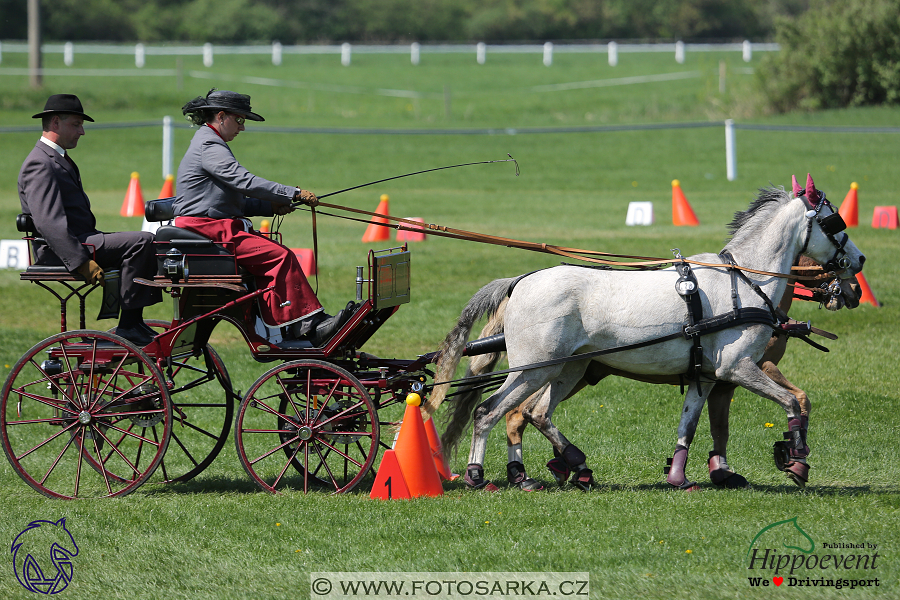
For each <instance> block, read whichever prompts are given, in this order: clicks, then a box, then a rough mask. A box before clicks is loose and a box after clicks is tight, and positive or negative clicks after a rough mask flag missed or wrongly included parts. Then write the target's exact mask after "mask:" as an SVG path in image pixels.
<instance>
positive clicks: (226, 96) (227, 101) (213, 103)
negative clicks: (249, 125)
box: [181, 89, 265, 121]
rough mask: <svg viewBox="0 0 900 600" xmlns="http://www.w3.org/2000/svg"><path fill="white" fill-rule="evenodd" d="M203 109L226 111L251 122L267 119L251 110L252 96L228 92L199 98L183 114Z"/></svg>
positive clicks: (186, 106) (183, 110)
mask: <svg viewBox="0 0 900 600" xmlns="http://www.w3.org/2000/svg"><path fill="white" fill-rule="evenodd" d="M201 109H202V110H224V111H225V112H230V113H234V114H236V115H241V116H242V117H246V118H248V119H250V120H251V121H265V119H263V118H262V117H261V116H260V115H258V114H256V113H255V112H253V111H252V110H251V109H250V96H247V95H246V94H238V93H237V92H231V91H228V90H216V89H213V90H210V92H209V93H208V94H207V95H206V98H203V96H199V97H197V98H195V99H194V100H191V101H190V102H188V103H187V104H185V105H184V106H182V107H181V112H182V113H183V114H187V113H189V112H194V111H196V110H201Z"/></svg>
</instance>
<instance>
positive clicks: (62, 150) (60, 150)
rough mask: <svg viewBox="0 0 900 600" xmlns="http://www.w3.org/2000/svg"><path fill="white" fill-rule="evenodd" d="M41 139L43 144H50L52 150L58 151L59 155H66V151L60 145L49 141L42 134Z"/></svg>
mask: <svg viewBox="0 0 900 600" xmlns="http://www.w3.org/2000/svg"><path fill="white" fill-rule="evenodd" d="M41 141H42V142H44V143H45V144H47V145H48V146H50V147H51V148H53V149H54V150H56V151H57V152H59V155H60V156H65V155H66V151H65V150H64V149H63V147H62V146H60V145H59V144H57V143H56V142H51V141H50V140H48V139H47V138H45V137H44V136H41Z"/></svg>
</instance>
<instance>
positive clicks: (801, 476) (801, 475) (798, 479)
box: [784, 462, 809, 487]
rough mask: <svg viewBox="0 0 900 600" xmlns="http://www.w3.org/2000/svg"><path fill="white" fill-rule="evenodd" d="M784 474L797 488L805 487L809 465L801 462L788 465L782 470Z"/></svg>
mask: <svg viewBox="0 0 900 600" xmlns="http://www.w3.org/2000/svg"><path fill="white" fill-rule="evenodd" d="M784 474H785V475H787V477H788V479H790V480H791V481H793V482H794V483H796V484H797V485H798V486H800V487H806V482H807V481H809V465H808V464H806V463H802V462H795V463H793V464H790V465H788V467H787V468H786V469H785V470H784Z"/></svg>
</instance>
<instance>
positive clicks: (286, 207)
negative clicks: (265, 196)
mask: <svg viewBox="0 0 900 600" xmlns="http://www.w3.org/2000/svg"><path fill="white" fill-rule="evenodd" d="M295 210H297V209H296V208H294V207H293V206H291V205H290V204H275V205H274V211H275V214H276V215H279V216H281V215H286V214H288V213H292V212H294V211H295Z"/></svg>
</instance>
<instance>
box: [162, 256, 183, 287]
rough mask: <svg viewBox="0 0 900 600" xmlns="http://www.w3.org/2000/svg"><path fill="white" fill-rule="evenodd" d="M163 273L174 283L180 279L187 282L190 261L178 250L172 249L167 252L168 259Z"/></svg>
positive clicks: (164, 264)
mask: <svg viewBox="0 0 900 600" xmlns="http://www.w3.org/2000/svg"><path fill="white" fill-rule="evenodd" d="M163 271H164V272H165V274H166V276H167V277H168V278H169V279H171V280H172V281H173V282H177V281H178V280H179V279H184V280H185V281H187V278H188V260H187V256H185V255H184V254H182V253H181V252H180V251H179V250H178V248H172V249H171V250H169V251H168V252H166V259H165V260H164V261H163Z"/></svg>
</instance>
